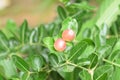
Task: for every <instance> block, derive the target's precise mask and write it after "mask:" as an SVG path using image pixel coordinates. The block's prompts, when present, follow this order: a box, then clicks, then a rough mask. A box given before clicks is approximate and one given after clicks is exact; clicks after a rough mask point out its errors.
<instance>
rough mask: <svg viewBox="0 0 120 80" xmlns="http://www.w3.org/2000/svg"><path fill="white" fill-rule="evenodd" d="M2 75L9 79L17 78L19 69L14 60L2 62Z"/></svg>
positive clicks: (0, 68)
mask: <svg viewBox="0 0 120 80" xmlns="http://www.w3.org/2000/svg"><path fill="white" fill-rule="evenodd" d="M0 74H1V75H2V76H4V77H5V78H7V79H10V78H12V77H13V76H17V75H18V74H17V69H16V67H15V65H14V63H13V61H12V60H9V59H4V60H1V61H0Z"/></svg>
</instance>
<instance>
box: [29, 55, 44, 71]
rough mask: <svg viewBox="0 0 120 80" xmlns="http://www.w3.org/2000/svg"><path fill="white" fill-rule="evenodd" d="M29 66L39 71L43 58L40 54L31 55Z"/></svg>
mask: <svg viewBox="0 0 120 80" xmlns="http://www.w3.org/2000/svg"><path fill="white" fill-rule="evenodd" d="M31 61H32V62H31V67H32V68H33V69H34V70H35V71H38V72H39V71H40V69H41V67H42V66H43V58H42V57H41V56H33V57H32V58H31Z"/></svg>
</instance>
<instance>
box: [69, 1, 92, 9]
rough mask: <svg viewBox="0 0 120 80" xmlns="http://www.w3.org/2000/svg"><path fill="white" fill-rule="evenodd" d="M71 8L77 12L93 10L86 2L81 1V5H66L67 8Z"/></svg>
mask: <svg viewBox="0 0 120 80" xmlns="http://www.w3.org/2000/svg"><path fill="white" fill-rule="evenodd" d="M68 7H69V8H72V9H79V10H85V11H89V10H93V9H94V8H93V7H92V6H90V5H88V3H87V2H85V1H83V2H81V3H72V4H69V5H67V8H68Z"/></svg>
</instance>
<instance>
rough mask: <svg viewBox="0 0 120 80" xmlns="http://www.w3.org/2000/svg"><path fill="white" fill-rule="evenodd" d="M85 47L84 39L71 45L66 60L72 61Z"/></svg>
mask: <svg viewBox="0 0 120 80" xmlns="http://www.w3.org/2000/svg"><path fill="white" fill-rule="evenodd" d="M86 47H87V42H84V41H82V42H79V43H78V44H76V45H75V46H73V48H72V49H71V50H70V54H69V57H68V60H70V61H74V60H75V59H77V58H78V57H79V56H81V54H82V53H83V52H84V51H85V49H86Z"/></svg>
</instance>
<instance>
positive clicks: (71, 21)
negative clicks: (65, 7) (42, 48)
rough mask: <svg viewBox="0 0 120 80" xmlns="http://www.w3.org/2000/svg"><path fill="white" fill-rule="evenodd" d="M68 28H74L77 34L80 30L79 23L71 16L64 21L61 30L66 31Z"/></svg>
mask: <svg viewBox="0 0 120 80" xmlns="http://www.w3.org/2000/svg"><path fill="white" fill-rule="evenodd" d="M66 29H72V30H73V31H74V32H75V33H76V34H77V32H78V23H77V21H76V19H72V18H71V17H68V18H66V19H65V20H64V21H63V22H62V28H61V31H64V30H66Z"/></svg>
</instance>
